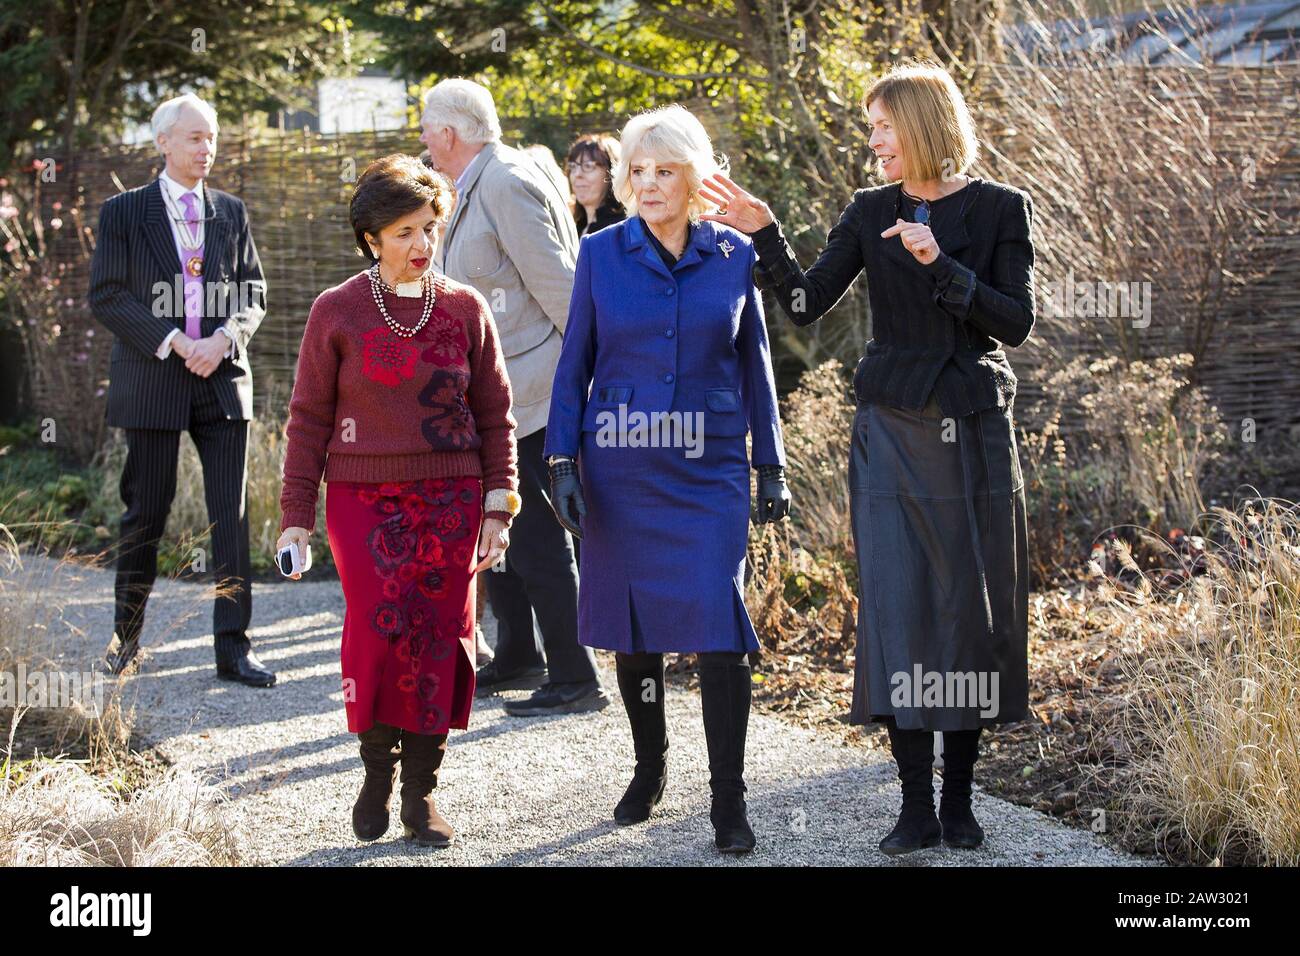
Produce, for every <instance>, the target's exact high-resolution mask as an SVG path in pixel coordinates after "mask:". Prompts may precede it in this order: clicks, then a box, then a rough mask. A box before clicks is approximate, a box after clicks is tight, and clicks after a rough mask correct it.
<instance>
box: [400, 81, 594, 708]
mask: <svg viewBox="0 0 1300 956" xmlns="http://www.w3.org/2000/svg"><path fill="white" fill-rule="evenodd" d="M420 127H421V134H420V142H422V143H423V144H424V145H425V147H426V148H427V149H428V151H429V157H430V159H431V160H432V162H433V165H434V166H435V167H436V168H437V169H438V170H440V171H441V172H442V173H443V174H445V175H446V176H447V177H449V178H450V179H452V180H454V181H455V184H456V193H457V196H456V208H455V211H454V212H453V213H452V216H451V221H450V222H449V223H448V224H447V228H446V230H445V231H444V233H443V239H442V244H441V246H440V249H439V257H440V262H441V266H442V270H443V272H444V273H446V275H447V276H448V277H450V278H452V279H455V280H456V281H458V282H464V283H467V284H468V285H472V286H473V287H474V288H476V289H478V291H479V292H481V293H482V294H483V298H485V299H486V300H487V303H488V307H489V308H490V309H491V310H492V315H493V317H494V319H495V321H496V325H497V335H498V338H499V339H500V342H501V348H502V351H503V352H504V353H505V358H506V372H507V374H508V375H509V376H510V386H511V390H512V392H513V394H514V405H513V406H512V408H511V411H512V412H513V414H514V416H515V420H516V421H518V423H519V425H518V428H516V430H515V437H516V439H517V441H518V450H519V492H520V496H521V497H522V499H523V510H522V511H521V512H520V513H519V515H518V517H517V518H515V520H514V525H513V528H512V534H511V542H512V543H511V547H510V550H509V551H508V552H507V556H506V559H505V569H504V570H503V571H500V572H499V573H489V574H487V575H486V580H487V591H488V599H489V600H490V601H491V602H492V611H493V613H494V614H495V615H496V618H497V622H498V628H499V629H498V632H497V646H496V657H495V658H494V659H493V660H492V661H491V662H489V663H487V664H485V665H484V666H483V667H481V668H479V671H478V693H480V694H488V693H493V692H495V691H498V690H506V689H510V688H518V687H537V688H538V689H537V690H536V691H535V692H534V693H533V695H532V696H531V697H529V698H527V699H525V700H522V701H507V702H506V704H505V709H506V712H507V713H511V714H515V715H518V716H532V715H537V714H555V713H574V712H577V711H586V710H599V709H601V708H604V707H605V706H607V705H608V703H609V698H608V697H607V696H606V694H605V691H604V689H603V688H602V687H601V685H600V680H599V677H598V676H597V672H596V662H595V657H594V656H593V654H592V652H591V650H590V649H589V648H586V647H583V646H582V645H580V644H579V643H578V569H577V564H576V563H575V561H574V557H573V555H574V552H573V543H572V541H571V539H570V537H569V534H568V532H567V531H565V530H564V528H562V527H561V526H560V523H559V522H558V521H556V519H555V515H554V513H553V511H552V510H551V506H550V500H549V483H550V482H549V474H548V470H547V467H546V462H545V461H544V460H543V458H542V449H543V447H544V445H545V443H546V419H547V416H548V414H549V412H550V400H551V381H552V379H553V378H554V377H555V366H556V364H557V363H558V362H559V359H560V343H561V338H562V334H563V332H564V325H565V322H566V321H567V320H568V316H569V296H570V294H571V293H572V291H573V268H574V263H575V261H576V259H577V255H578V233H577V229H576V228H575V227H574V224H573V215H572V214H571V213H570V212H569V208H568V205H567V202H566V199H565V197H564V196H563V195H561V193H560V191H559V189H557V188H556V184H555V183H554V182H553V181H552V180H551V179H550V177H549V176H547V174H546V172H545V171H544V170H543V169H542V168H541V167H540V165H539V164H538V163H537V161H536V160H535V159H533V158H532V157H531V156H529V155H528V154H526V153H524V152H522V151H520V150H517V149H513V148H512V147H510V146H507V145H505V144H504V143H502V142H501V124H500V122H499V120H498V119H497V112H496V106H495V104H494V103H493V100H492V94H491V93H490V92H489V91H488V90H487V88H486V87H483V86H481V85H479V84H478V83H474V82H471V81H469V80H463V79H448V80H443V81H442V82H440V83H438V84H437V85H436V86H434V87H433V89H431V90H430V91H429V92H428V93H427V94H426V96H425V100H424V112H423V115H422V116H421V118H420ZM534 613H535V614H536V619H537V626H538V629H540V631H541V644H542V645H544V646H545V650H546V656H545V659H543V657H542V648H541V647H540V646H539V643H538V639H537V629H535V628H534V626H533V615H534ZM539 684H540V685H541V686H540V687H538V685H539Z"/></svg>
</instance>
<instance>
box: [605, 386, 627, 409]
mask: <svg viewBox="0 0 1300 956" xmlns="http://www.w3.org/2000/svg"><path fill="white" fill-rule="evenodd" d="M631 398H632V386H631V385H602V386H601V387H600V388H598V389H597V390H596V401H597V402H599V403H600V404H602V405H626V404H627V403H628V402H629V401H630V400H631Z"/></svg>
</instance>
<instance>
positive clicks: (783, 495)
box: [754, 465, 790, 524]
mask: <svg viewBox="0 0 1300 956" xmlns="http://www.w3.org/2000/svg"><path fill="white" fill-rule="evenodd" d="M757 471H758V517H757V518H756V519H755V522H754V523H755V524H764V523H766V522H768V521H780V520H781V519H782V518H784V517H785V516H786V515H788V514H789V513H790V489H789V488H788V487H786V483H785V469H784V468H782V467H781V466H780V465H759V466H758V468H757Z"/></svg>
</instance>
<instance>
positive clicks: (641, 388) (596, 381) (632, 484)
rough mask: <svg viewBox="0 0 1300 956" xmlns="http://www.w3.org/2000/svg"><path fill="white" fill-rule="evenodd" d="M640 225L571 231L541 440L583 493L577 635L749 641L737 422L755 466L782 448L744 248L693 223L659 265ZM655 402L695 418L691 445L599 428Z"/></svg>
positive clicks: (614, 646) (651, 647)
mask: <svg viewBox="0 0 1300 956" xmlns="http://www.w3.org/2000/svg"><path fill="white" fill-rule="evenodd" d="M646 229H647V227H646V225H645V223H644V222H643V221H642V219H641V218H640V217H639V216H632V217H630V218H628V219H626V220H624V221H623V222H621V223H617V224H615V225H613V226H609V227H608V228H605V229H602V230H600V231H599V232H596V233H593V234H590V235H588V236H585V237H583V239H582V243H581V246H580V247H579V251H578V261H577V266H576V271H575V276H574V286H573V298H572V300H571V301H570V304H569V319H568V324H567V326H566V327H565V332H564V345H563V349H562V351H561V355H560V361H559V365H558V367H557V368H556V372H555V380H554V383H553V387H552V391H551V408H550V416H549V419H548V421H547V427H546V444H545V452H544V453H545V454H546V455H548V456H549V455H556V454H564V455H573V456H576V457H577V459H578V467H579V473H580V476H581V478H582V482H583V492H584V496H585V498H586V502H587V517H586V518H584V519H583V545H582V569H581V585H580V587H579V607H578V614H579V621H578V633H579V639H580V640H581V641H582V643H584V644H586V645H588V646H591V647H603V648H608V649H611V650H621V651H625V652H634V651H651V652H654V651H680V652H687V651H702V650H734V651H741V650H756V649H757V647H758V643H757V639H756V636H755V634H754V630H753V626H752V624H751V623H750V620H749V616H748V614H747V613H746V611H745V607H744V602H743V598H742V589H743V582H744V578H743V571H744V560H745V544H746V539H747V535H748V527H749V509H750V499H749V494H750V490H749V486H750V479H749V461H748V460H747V456H746V452H745V435H746V433H750V434H751V435H752V444H753V464H754V465H761V464H769V465H784V464H785V451H784V447H783V444H782V438H781V424H780V419H779V417H778V412H777V400H776V387H775V384H774V381H773V377H772V362H771V355H770V352H769V348H768V340H767V329H766V326H765V324H764V318H763V305H762V299H761V298H760V296H759V292H758V290H757V289H756V288H755V286H754V282H753V268H754V263H755V253H754V249H753V246H752V244H751V243H750V240H749V238H748V237H747V236H745V235H744V234H743V233H740V232H737V231H735V230H733V229H730V228H728V227H726V226H722V225H719V224H717V223H712V222H700V223H697V224H695V225H693V226H691V230H690V237H689V239H688V241H687V245H686V248H685V250H684V252H683V254H682V256H681V258H680V259H679V260H678V261H677V262H676V263H675V264H674V265H673V267H672V269H671V270H670V269H669V268H668V266H666V265H665V264H664V262H663V260H662V259H661V258H660V257H659V254H658V252H657V251H656V250H655V248H654V246H653V245H652V243H651V242H650V240H649V239H648V238H647V235H646ZM664 412H668V413H673V412H676V413H680V415H679V416H677V417H678V418H679V419H681V420H686V419H687V418H689V421H690V422H691V423H692V425H694V424H698V425H700V426H702V427H701V428H700V434H699V435H697V436H696V438H697V439H698V442H699V446H698V447H695V448H694V449H690V450H688V449H684V448H683V447H681V446H680V445H679V446H678V447H649V446H648V445H647V443H646V442H645V441H644V440H643V441H641V442H639V443H638V441H637V440H635V438H628V440H620V441H617V442H615V443H611V442H610V441H609V438H610V436H611V434H612V433H615V432H616V431H617V429H618V426H621V425H622V424H623V423H631V424H632V425H633V428H635V422H636V416H637V413H642V414H643V415H644V416H645V420H648V421H654V419H652V418H651V416H652V415H653V414H654V413H664ZM611 423H617V425H616V427H615V428H614V429H611V427H610V426H611ZM651 431H652V432H653V431H654V430H653V429H651ZM627 434H628V433H626V432H624V435H625V437H627ZM661 434H666V433H661ZM685 434H688V435H689V434H690V432H687V433H685ZM656 443H657V442H656V439H654V438H651V439H650V444H651V445H653V444H656Z"/></svg>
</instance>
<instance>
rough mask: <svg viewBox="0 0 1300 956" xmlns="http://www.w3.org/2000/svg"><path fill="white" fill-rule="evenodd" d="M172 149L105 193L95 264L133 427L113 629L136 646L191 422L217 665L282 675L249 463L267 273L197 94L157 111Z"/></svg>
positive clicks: (235, 672) (125, 649)
mask: <svg viewBox="0 0 1300 956" xmlns="http://www.w3.org/2000/svg"><path fill="white" fill-rule="evenodd" d="M153 134H154V138H155V142H156V143H157V145H158V149H159V151H160V152H161V153H162V155H163V157H164V158H165V160H166V167H165V169H164V171H163V173H162V174H161V175H160V176H159V177H158V179H156V180H154V181H153V182H152V183H150V184H149V185H147V186H141V187H140V188H138V189H132V190H129V191H128V192H125V193H122V194H121V195H118V196H114V197H112V198H111V199H109V200H108V201H107V202H106V203H104V207H103V209H102V210H101V211H100V217H99V234H98V237H97V242H96V247H95V255H94V259H93V261H92V263H91V275H90V293H89V300H90V308H91V311H92V312H93V313H94V316H95V318H96V319H98V320H99V321H100V322H102V323H103V324H104V325H105V326H107V327H108V329H109V330H110V331H111V332H112V333H113V337H114V342H113V351H112V356H111V359H110V366H109V368H110V371H109V375H110V378H109V387H108V408H107V411H106V417H107V422H108V424H109V425H112V426H117V427H120V428H123V429H125V431H126V444H127V457H126V465H125V466H124V468H123V470H122V480H121V486H120V487H121V494H122V501H123V503H124V504H125V505H126V512H125V513H124V514H123V516H122V528H121V535H120V540H119V543H118V554H117V580H116V586H115V598H116V600H115V610H114V631H115V633H114V635H113V642H112V643H111V644H110V647H109V651H108V656H107V660H108V664H109V667H110V669H111V671H112V672H113V673H115V674H117V673H121V672H122V671H123V670H125V669H126V667H127V666H128V665H129V664H130V663H131V662H132V660H133V659H134V658H135V655H136V652H137V650H138V648H139V640H140V631H141V627H142V625H143V621H144V609H145V604H146V603H147V601H148V599H149V592H150V591H151V590H152V588H153V582H154V579H155V577H156V574H157V556H158V539H159V538H161V537H162V534H163V530H164V529H165V527H166V525H167V515H168V513H169V512H170V510H171V504H172V499H173V497H174V496H175V493H176V466H177V454H178V451H179V447H180V433H181V431H182V430H188V431H189V433H190V437H191V438H192V439H193V441H194V445H195V447H196V448H197V449H198V453H199V458H200V460H201V462H202V464H203V491H204V497H205V499H206V501H207V506H208V520H209V521H210V522H211V523H212V524H213V530H212V552H213V553H212V566H213V572H214V574H215V576H216V579H217V580H218V581H219V582H224V586H223V591H229V593H228V594H226V593H223V594H221V595H219V596H218V597H217V599H216V604H215V606H214V610H213V633H214V636H215V640H216V659H217V675H218V676H219V677H221V678H224V679H227V680H235V681H239V682H241V683H244V684H250V685H253V686H257V687H269V686H271V685H273V684H274V683H275V674H274V673H273V672H272V671H271V670H269V669H268V668H267V667H266V666H265V665H263V664H262V662H261V661H259V660H258V659H257V657H256V656H254V654H253V653H252V648H251V645H250V642H249V639H248V635H247V629H248V624H249V620H250V618H251V616H252V596H251V591H250V580H249V579H250V577H251V566H250V563H249V556H248V513H247V509H246V488H247V483H246V465H247V444H248V427H249V426H248V423H249V420H250V419H251V418H252V417H253V378H252V369H251V367H250V366H249V362H248V343H249V340H250V339H251V338H252V336H253V333H254V332H256V331H257V327H258V325H259V324H260V323H261V321H262V316H263V315H264V314H265V309H266V283H265V281H264V280H263V277H262V265H261V261H260V260H259V259H258V255H257V248H256V246H254V244H253V236H252V233H251V232H250V230H249V224H248V211H247V210H246V209H245V207H244V204H243V202H242V201H241V200H239V199H237V198H235V197H234V196H231V195H229V194H227V193H224V192H221V191H219V190H216V189H212V188H209V187H207V186H206V184H205V182H204V180H205V179H206V177H207V175H208V172H209V171H210V170H211V168H212V161H213V158H214V156H215V154H216V138H217V116H216V113H215V112H214V111H213V109H212V107H211V106H209V105H208V104H207V103H205V102H204V101H203V100H201V99H199V98H198V97H197V96H194V95H192V94H186V95H185V96H181V97H176V98H175V99H171V100H168V101H167V102H165V103H163V104H162V105H160V106H159V107H158V109H157V110H156V111H155V112H154V116H153Z"/></svg>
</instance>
